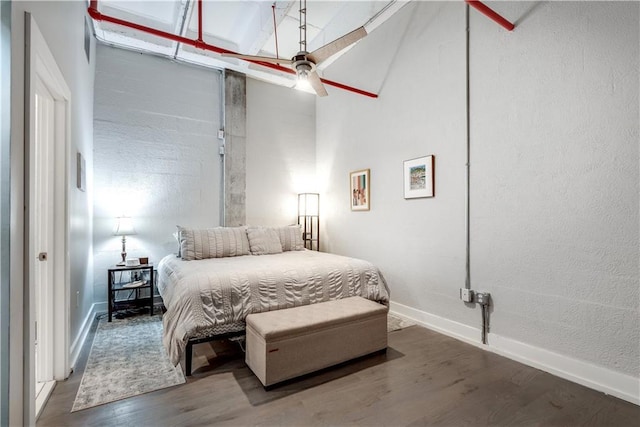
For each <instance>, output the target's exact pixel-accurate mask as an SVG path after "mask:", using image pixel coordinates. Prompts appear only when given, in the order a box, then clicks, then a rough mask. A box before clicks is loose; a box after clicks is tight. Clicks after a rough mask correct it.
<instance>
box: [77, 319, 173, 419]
mask: <svg viewBox="0 0 640 427" xmlns="http://www.w3.org/2000/svg"><path fill="white" fill-rule="evenodd" d="M184 382H185V378H184V375H183V374H182V369H180V365H178V366H177V367H174V366H173V365H172V364H171V362H170V361H169V357H168V356H167V353H166V351H165V349H164V346H163V345H162V317H161V316H136V317H131V318H127V319H121V320H119V319H114V321H113V322H111V323H109V322H107V320H106V319H104V318H103V319H101V320H100V321H99V322H98V328H97V330H96V333H95V337H94V339H93V345H92V346H91V352H90V353H89V358H88V360H87V366H86V367H85V369H84V374H83V375H82V380H81V381H80V387H79V388H78V394H77V395H76V400H75V402H74V403H73V408H72V409H71V412H75V411H80V410H82V409H87V408H91V407H93V406H98V405H103V404H105V403H109V402H114V401H116V400H120V399H124V398H127V397H132V396H137V395H139V394H143V393H148V392H151V391H155V390H159V389H162V388H166V387H171V386H174V385H178V384H183V383H184Z"/></svg>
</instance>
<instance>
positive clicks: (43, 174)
mask: <svg viewBox="0 0 640 427" xmlns="http://www.w3.org/2000/svg"><path fill="white" fill-rule="evenodd" d="M33 107H34V108H33V110H34V111H33V112H34V114H35V138H34V147H33V153H32V155H33V162H34V163H33V165H34V168H33V170H32V181H31V197H32V203H31V204H30V206H31V207H32V208H33V209H32V216H31V220H32V223H31V224H30V226H31V228H30V229H31V233H32V236H33V246H32V250H33V251H34V252H33V253H32V254H31V259H32V260H33V264H34V269H33V279H34V291H35V292H34V295H33V296H34V298H35V304H34V306H35V316H34V318H35V321H36V325H35V335H36V336H35V362H36V363H35V369H36V372H35V377H36V383H37V384H40V385H41V386H42V385H43V384H44V383H46V382H48V381H53V345H52V344H53V309H54V307H53V290H52V287H53V265H54V259H53V258H54V257H55V256H56V254H55V251H54V250H53V246H52V245H53V229H54V222H53V218H54V205H53V202H54V185H53V183H54V170H55V163H54V160H55V158H54V142H55V126H56V123H55V114H54V112H55V100H54V99H53V95H52V94H51V92H50V91H49V89H47V87H46V85H45V83H44V82H43V81H42V79H41V78H39V77H37V78H36V87H35V103H34V106H33ZM39 389H40V387H39V386H38V385H36V395H37V394H38V391H40V390H39Z"/></svg>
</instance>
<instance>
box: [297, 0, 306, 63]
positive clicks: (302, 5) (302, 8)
mask: <svg viewBox="0 0 640 427" xmlns="http://www.w3.org/2000/svg"><path fill="white" fill-rule="evenodd" d="M299 12H300V27H298V28H300V52H306V51H307V0H300V9H299Z"/></svg>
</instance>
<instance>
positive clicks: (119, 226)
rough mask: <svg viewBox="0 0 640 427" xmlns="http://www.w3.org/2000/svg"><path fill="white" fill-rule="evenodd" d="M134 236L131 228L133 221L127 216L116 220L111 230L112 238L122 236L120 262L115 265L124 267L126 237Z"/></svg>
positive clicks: (133, 230)
mask: <svg viewBox="0 0 640 427" xmlns="http://www.w3.org/2000/svg"><path fill="white" fill-rule="evenodd" d="M134 234H136V230H135V229H134V228H133V221H132V220H131V218H130V217H128V216H121V217H118V218H116V226H115V227H114V229H113V235H114V236H122V252H121V253H120V255H122V262H119V263H118V264H116V265H125V264H126V259H127V249H126V247H127V236H132V235H134Z"/></svg>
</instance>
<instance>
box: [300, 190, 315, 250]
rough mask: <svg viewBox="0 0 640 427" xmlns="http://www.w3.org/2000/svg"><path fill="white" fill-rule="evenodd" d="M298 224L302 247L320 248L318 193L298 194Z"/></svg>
mask: <svg viewBox="0 0 640 427" xmlns="http://www.w3.org/2000/svg"><path fill="white" fill-rule="evenodd" d="M298 224H300V227H301V228H302V241H303V242H304V247H305V248H307V249H311V250H314V251H319V250H320V194H318V193H300V194H298Z"/></svg>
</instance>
